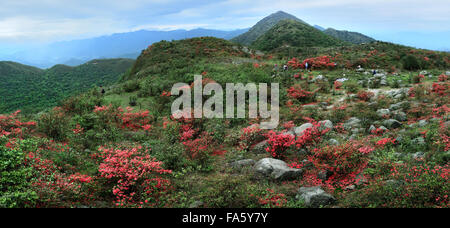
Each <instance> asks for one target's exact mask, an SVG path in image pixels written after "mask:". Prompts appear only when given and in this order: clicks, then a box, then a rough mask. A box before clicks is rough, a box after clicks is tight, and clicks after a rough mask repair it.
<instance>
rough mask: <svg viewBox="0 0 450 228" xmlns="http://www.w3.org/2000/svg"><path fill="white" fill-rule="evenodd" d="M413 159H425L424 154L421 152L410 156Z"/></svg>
mask: <svg viewBox="0 0 450 228" xmlns="http://www.w3.org/2000/svg"><path fill="white" fill-rule="evenodd" d="M412 158H413V159H416V160H417V159H423V158H425V154H424V153H423V152H417V153H414V154H413V155H412Z"/></svg>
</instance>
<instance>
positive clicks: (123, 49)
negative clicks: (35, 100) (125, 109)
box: [0, 29, 248, 68]
mask: <svg viewBox="0 0 450 228" xmlns="http://www.w3.org/2000/svg"><path fill="white" fill-rule="evenodd" d="M247 30H248V29H240V30H234V31H220V30H211V29H194V30H189V31H188V30H174V31H146V30H140V31H136V32H128V33H118V34H113V35H110V36H102V37H97V38H91V39H83V40H73V41H64V42H57V43H53V44H50V45H46V46H43V47H39V48H32V49H27V50H25V51H20V52H16V53H14V54H3V55H2V52H0V60H7V61H14V62H20V63H23V64H26V65H31V66H35V67H39V68H49V67H51V66H54V65H56V64H65V65H69V66H77V65H80V64H83V63H85V62H87V61H90V60H93V59H102V58H133V59H135V58H137V57H138V56H139V55H140V53H141V51H142V50H144V49H145V48H146V47H147V46H149V45H151V44H152V43H155V42H159V41H161V40H169V41H171V40H180V39H186V38H193V37H201V36H214V37H218V38H223V39H227V40H228V39H231V38H233V37H236V36H238V35H240V34H242V33H244V32H246V31H247Z"/></svg>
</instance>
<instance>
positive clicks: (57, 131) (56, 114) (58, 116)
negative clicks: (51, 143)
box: [38, 107, 69, 141]
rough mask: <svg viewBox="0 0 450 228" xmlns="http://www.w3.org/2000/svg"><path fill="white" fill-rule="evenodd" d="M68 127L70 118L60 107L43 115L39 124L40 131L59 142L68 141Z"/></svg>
mask: <svg viewBox="0 0 450 228" xmlns="http://www.w3.org/2000/svg"><path fill="white" fill-rule="evenodd" d="M68 125H69V118H68V116H67V115H66V113H65V111H64V110H63V109H62V108H60V107H56V108H54V109H52V110H51V111H50V112H48V113H44V114H42V115H41V117H40V119H39V122H38V128H39V131H41V132H42V133H44V134H46V135H47V136H48V137H51V138H53V139H55V140H57V141H63V140H65V139H66V137H67V131H68Z"/></svg>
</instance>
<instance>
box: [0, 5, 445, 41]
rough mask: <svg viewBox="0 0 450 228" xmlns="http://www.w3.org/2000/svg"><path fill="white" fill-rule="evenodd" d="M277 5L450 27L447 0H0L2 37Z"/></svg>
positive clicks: (209, 16)
mask: <svg viewBox="0 0 450 228" xmlns="http://www.w3.org/2000/svg"><path fill="white" fill-rule="evenodd" d="M278 10H283V11H286V12H288V13H291V14H294V15H295V16H297V17H299V18H300V19H302V20H304V21H306V22H308V23H310V24H313V25H314V24H318V25H321V26H323V27H333V28H337V29H347V30H355V31H360V32H364V33H383V32H385V33H386V34H387V33H389V32H391V33H392V32H394V31H395V32H398V31H416V32H430V33H431V32H445V31H449V30H450V28H449V26H448V25H450V13H449V12H450V5H449V4H448V0H433V1H432V2H430V1H421V0H420V1H419V0H371V1H361V0H314V1H311V0H277V1H274V0H126V1H124V0H96V1H92V0H77V1H73V0H21V1H17V0H1V1H0V42H1V41H3V42H6V41H12V40H15V41H24V42H29V41H30V40H35V41H47V42H49V41H56V40H68V39H77V38H85V37H94V36H98V35H107V34H111V33H117V32H127V31H133V30H139V29H155V30H173V29H182V28H183V29H193V28H196V27H204V28H211V29H227V30H231V29H238V28H247V27H250V26H252V25H254V24H255V23H256V22H257V21H259V20H260V19H262V18H263V17H265V16H267V15H269V14H271V13H273V12H276V11H278ZM449 46H450V45H449Z"/></svg>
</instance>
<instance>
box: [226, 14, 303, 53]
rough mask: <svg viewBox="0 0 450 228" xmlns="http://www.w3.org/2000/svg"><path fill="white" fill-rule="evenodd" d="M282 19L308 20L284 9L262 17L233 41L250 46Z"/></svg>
mask: <svg viewBox="0 0 450 228" xmlns="http://www.w3.org/2000/svg"><path fill="white" fill-rule="evenodd" d="M282 20H295V21H298V22H300V23H303V24H306V22H304V21H302V20H300V19H298V18H297V17H295V16H293V15H290V14H288V13H285V12H283V11H279V12H276V13H274V14H271V15H269V16H268V17H266V18H264V19H262V20H261V21H259V22H258V23H257V24H256V25H255V26H253V27H252V28H251V29H250V30H249V31H248V32H246V33H244V34H242V35H240V36H238V37H235V38H233V39H232V40H231V41H232V42H235V43H239V44H242V45H246V46H249V45H251V44H252V43H253V42H255V40H257V39H258V38H259V37H260V36H262V35H263V34H264V33H266V32H267V31H269V30H270V29H271V28H272V27H273V26H275V25H276V24H278V22H280V21H282Z"/></svg>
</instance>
